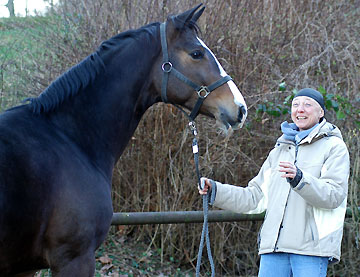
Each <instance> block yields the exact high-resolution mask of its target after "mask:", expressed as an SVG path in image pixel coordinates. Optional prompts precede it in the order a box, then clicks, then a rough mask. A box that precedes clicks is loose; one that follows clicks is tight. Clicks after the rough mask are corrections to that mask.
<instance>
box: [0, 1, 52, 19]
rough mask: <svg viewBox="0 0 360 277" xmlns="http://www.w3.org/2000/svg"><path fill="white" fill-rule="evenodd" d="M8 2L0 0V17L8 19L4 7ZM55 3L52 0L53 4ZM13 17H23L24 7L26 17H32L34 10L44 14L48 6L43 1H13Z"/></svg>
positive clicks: (6, 9)
mask: <svg viewBox="0 0 360 277" xmlns="http://www.w3.org/2000/svg"><path fill="white" fill-rule="evenodd" d="M7 2H8V0H0V17H9V10H8V8H7V7H5V5H6V4H7ZM56 2H57V1H56V0H54V3H56ZM14 5H15V15H17V16H18V15H20V16H25V15H26V12H25V10H26V7H27V9H28V15H34V10H37V11H38V12H44V11H45V10H46V7H47V6H49V4H48V3H45V2H44V1H43V0H14Z"/></svg>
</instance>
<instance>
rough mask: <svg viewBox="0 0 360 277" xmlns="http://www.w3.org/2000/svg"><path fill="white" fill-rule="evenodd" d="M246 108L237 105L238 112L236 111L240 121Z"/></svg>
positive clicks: (244, 114)
mask: <svg viewBox="0 0 360 277" xmlns="http://www.w3.org/2000/svg"><path fill="white" fill-rule="evenodd" d="M246 113H247V111H246V108H245V106H244V105H241V106H240V107H239V112H238V121H239V122H241V121H242V120H243V118H244V117H246Z"/></svg>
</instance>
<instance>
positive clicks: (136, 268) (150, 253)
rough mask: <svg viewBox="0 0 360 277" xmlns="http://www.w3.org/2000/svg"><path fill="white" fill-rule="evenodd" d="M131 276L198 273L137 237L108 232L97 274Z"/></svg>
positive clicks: (45, 276) (44, 274) (43, 276)
mask: <svg viewBox="0 0 360 277" xmlns="http://www.w3.org/2000/svg"><path fill="white" fill-rule="evenodd" d="M49 276H51V273H50V272H49V270H42V271H39V272H38V273H36V275H35V277H49ZM105 276H108V277H110V276H111V277H132V276H157V277H160V276H161V277H162V276H178V277H192V276H195V269H193V268H190V269H180V268H179V267H178V266H177V265H176V262H175V261H174V260H173V259H172V258H171V259H170V260H163V262H161V250H160V249H156V248H155V247H152V246H151V245H150V244H147V243H145V242H142V241H137V240H136V238H132V237H130V236H125V235H121V234H119V233H115V234H109V235H108V237H107V239H106V240H105V242H104V243H103V244H102V245H101V247H100V248H99V249H98V250H97V251H96V272H95V277H105Z"/></svg>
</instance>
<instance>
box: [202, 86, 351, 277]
mask: <svg viewBox="0 0 360 277" xmlns="http://www.w3.org/2000/svg"><path fill="white" fill-rule="evenodd" d="M324 114H325V107H324V99H323V97H322V95H321V93H320V92H318V91H316V90H314V89H311V88H305V89H302V90H300V91H299V92H298V93H297V94H296V95H295V97H294V99H293V101H292V107H291V119H292V121H293V123H290V124H289V123H288V122H284V123H282V124H281V130H282V132H283V135H282V136H281V137H280V138H279V139H278V140H277V142H276V145H275V147H274V149H272V150H271V152H270V154H269V156H268V157H267V159H266V160H265V162H264V164H263V165H262V167H261V169H260V172H259V173H258V175H257V176H256V177H255V178H253V179H252V180H251V181H250V182H249V184H248V186H247V187H245V188H244V187H238V186H232V185H228V184H221V183H220V182H215V181H212V180H210V179H207V178H202V184H203V185H202V186H203V189H201V188H199V193H200V194H207V193H208V192H209V193H214V194H215V201H214V203H213V204H214V206H216V207H219V208H222V209H225V210H230V211H234V212H238V213H260V212H262V211H264V210H266V216H265V220H264V223H263V225H262V228H261V231H260V233H259V239H258V244H259V254H260V270H259V276H276V277H279V276H292V275H294V276H306V277H309V276H326V271H327V266H328V263H329V262H336V261H339V260H340V248H341V239H342V235H343V224H344V217H345V212H346V200H347V190H348V178H349V152H348V150H347V147H346V145H345V143H344V141H343V139H342V136H341V133H340V130H339V129H338V128H337V127H336V126H334V125H332V124H330V123H328V122H326V120H325V118H324Z"/></svg>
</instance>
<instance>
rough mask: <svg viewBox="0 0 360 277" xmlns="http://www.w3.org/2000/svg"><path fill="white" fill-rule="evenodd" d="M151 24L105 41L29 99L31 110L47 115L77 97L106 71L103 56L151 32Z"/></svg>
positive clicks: (27, 100)
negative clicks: (144, 33) (129, 40)
mask: <svg viewBox="0 0 360 277" xmlns="http://www.w3.org/2000/svg"><path fill="white" fill-rule="evenodd" d="M152 25H155V23H153V24H149V25H147V26H144V27H142V28H140V29H137V30H130V31H126V32H123V33H120V34H118V35H116V36H114V37H112V38H110V39H108V40H106V41H104V42H103V43H102V44H101V45H100V47H99V48H98V50H97V51H95V52H94V53H92V54H91V55H89V56H88V57H86V58H85V59H84V60H82V61H81V62H80V63H78V64H76V65H74V66H73V67H71V68H70V69H69V70H68V71H66V72H65V73H63V74H62V75H60V76H59V77H58V78H57V79H56V80H55V81H53V82H52V83H51V84H50V85H49V86H48V87H47V88H46V89H45V90H44V91H43V92H42V93H41V94H40V95H39V96H38V97H34V98H27V99H26V100H25V102H29V103H28V105H29V108H30V109H31V110H32V111H33V113H35V114H40V113H47V112H50V111H53V110H54V109H56V108H57V107H58V106H59V105H60V104H62V103H63V102H64V101H66V100H68V99H69V98H71V97H72V96H74V95H76V94H77V93H78V92H79V91H81V90H82V89H84V88H86V87H87V86H88V85H89V84H91V83H92V82H93V81H94V80H95V78H96V76H97V75H98V74H99V73H100V72H102V71H104V70H105V64H104V61H103V58H102V57H103V56H104V55H103V54H104V53H105V54H106V53H109V52H112V50H115V49H118V48H119V47H122V46H123V45H124V43H129V42H128V40H127V39H129V38H131V39H136V38H138V37H139V36H140V34H141V33H142V32H143V31H146V32H149V33H150V31H149V30H148V29H147V27H149V26H152Z"/></svg>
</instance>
